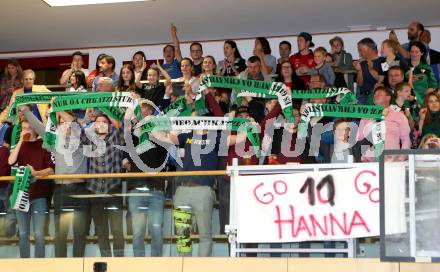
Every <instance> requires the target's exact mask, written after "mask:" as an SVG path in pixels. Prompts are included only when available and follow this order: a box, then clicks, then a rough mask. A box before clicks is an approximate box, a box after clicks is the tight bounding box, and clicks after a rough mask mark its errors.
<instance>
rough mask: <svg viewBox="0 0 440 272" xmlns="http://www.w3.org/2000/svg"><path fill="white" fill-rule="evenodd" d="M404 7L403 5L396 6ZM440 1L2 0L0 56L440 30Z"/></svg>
mask: <svg viewBox="0 0 440 272" xmlns="http://www.w3.org/2000/svg"><path fill="white" fill-rule="evenodd" d="M396 3H399V4H396ZM439 10H440V1H439V0H418V1H413V0H400V1H399V2H397V1H393V0H388V1H386V0H385V1H384V0H155V1H154V2H133V3H122V4H104V5H91V6H73V7H49V6H48V5H47V4H46V3H45V2H43V1H41V0H0V26H1V27H0V37H1V42H0V53H6V52H15V51H27V50H49V49H67V48H69V49H70V48H86V47H100V46H114V45H135V44H155V43H164V42H169V41H170V34H169V29H170V23H175V24H176V25H177V27H178V34H179V37H180V39H181V40H184V41H189V40H215V39H226V38H246V37H256V36H279V35H280V36H281V35H293V34H296V33H298V32H300V31H308V32H311V33H316V32H319V33H322V32H339V31H348V28H347V26H352V25H372V27H378V26H386V27H389V28H394V27H404V26H406V25H407V24H408V23H409V22H410V21H412V20H414V19H416V20H420V21H422V22H423V23H424V24H425V25H440V16H439Z"/></svg>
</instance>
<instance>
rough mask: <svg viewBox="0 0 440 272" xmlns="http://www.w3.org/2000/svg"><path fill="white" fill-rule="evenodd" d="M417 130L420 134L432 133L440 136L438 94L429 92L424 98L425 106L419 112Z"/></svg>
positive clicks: (439, 101)
mask: <svg viewBox="0 0 440 272" xmlns="http://www.w3.org/2000/svg"><path fill="white" fill-rule="evenodd" d="M419 116H420V119H419V131H421V132H422V136H425V135H426V134H429V133H432V134H434V135H437V137H440V95H439V94H438V93H430V94H428V95H427V96H426V98H425V107H424V108H422V109H421V110H420V113H419Z"/></svg>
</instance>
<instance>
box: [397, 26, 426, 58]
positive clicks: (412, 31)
mask: <svg viewBox="0 0 440 272" xmlns="http://www.w3.org/2000/svg"><path fill="white" fill-rule="evenodd" d="M424 31H425V27H424V26H423V24H422V23H420V22H417V21H414V22H411V23H410V24H409V25H408V42H407V43H404V44H400V42H399V39H398V38H397V34H396V32H394V30H391V32H390V35H389V39H390V40H393V41H396V42H397V43H398V44H399V48H398V51H399V55H400V56H401V57H403V58H405V59H409V57H410V56H409V49H410V48H409V44H410V42H413V41H420V37H421V36H422V33H423V32H424Z"/></svg>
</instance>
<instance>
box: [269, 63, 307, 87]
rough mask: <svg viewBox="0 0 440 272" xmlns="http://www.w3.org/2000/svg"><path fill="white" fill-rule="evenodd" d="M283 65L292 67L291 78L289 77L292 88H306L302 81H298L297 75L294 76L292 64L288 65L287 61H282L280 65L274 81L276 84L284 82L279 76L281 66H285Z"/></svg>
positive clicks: (280, 75) (281, 76)
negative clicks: (286, 64)
mask: <svg viewBox="0 0 440 272" xmlns="http://www.w3.org/2000/svg"><path fill="white" fill-rule="evenodd" d="M285 63H288V64H289V65H290V67H292V76H291V80H292V87H293V88H295V89H297V90H304V89H305V88H306V86H305V85H304V81H302V80H301V79H299V77H298V75H297V74H296V71H295V69H294V68H293V66H292V63H290V61H288V60H285V61H282V62H281V63H280V72H279V73H278V76H277V78H276V79H275V81H276V82H284V77H283V75H282V74H281V69H282V66H283V64H285Z"/></svg>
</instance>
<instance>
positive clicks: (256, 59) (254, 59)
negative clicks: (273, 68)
mask: <svg viewBox="0 0 440 272" xmlns="http://www.w3.org/2000/svg"><path fill="white" fill-rule="evenodd" d="M248 62H250V63H255V62H260V63H261V59H260V57H258V56H252V57H250V58H248Z"/></svg>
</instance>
